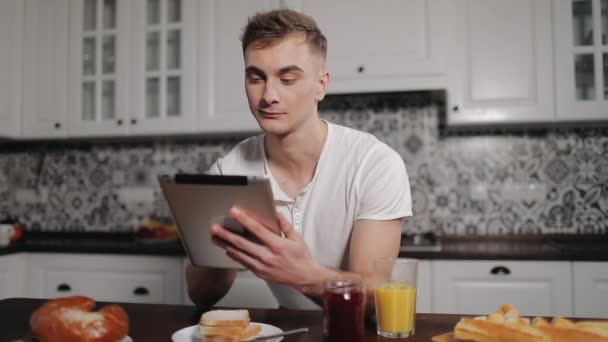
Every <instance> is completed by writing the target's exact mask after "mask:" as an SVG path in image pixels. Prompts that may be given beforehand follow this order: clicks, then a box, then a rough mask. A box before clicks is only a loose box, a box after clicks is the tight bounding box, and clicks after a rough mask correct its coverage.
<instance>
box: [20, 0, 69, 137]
mask: <svg viewBox="0 0 608 342" xmlns="http://www.w3.org/2000/svg"><path fill="white" fill-rule="evenodd" d="M24 3H25V40H24V55H23V63H24V68H23V78H24V80H23V83H24V84H23V99H24V101H23V111H22V114H21V115H22V132H21V133H22V134H21V135H22V137H23V138H55V137H65V136H67V132H68V114H67V113H68V83H67V82H68V79H67V72H68V58H67V57H68V7H69V1H68V0H26V1H25V2H24Z"/></svg>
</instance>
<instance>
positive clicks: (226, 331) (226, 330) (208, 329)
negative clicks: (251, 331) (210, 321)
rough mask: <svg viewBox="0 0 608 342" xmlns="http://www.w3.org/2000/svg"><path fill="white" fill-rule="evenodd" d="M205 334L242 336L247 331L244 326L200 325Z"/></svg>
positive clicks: (202, 333)
mask: <svg viewBox="0 0 608 342" xmlns="http://www.w3.org/2000/svg"><path fill="white" fill-rule="evenodd" d="M198 327H199V330H200V332H201V335H203V336H239V337H240V336H242V335H243V333H244V332H245V328H243V327H218V326H210V325H199V326H198Z"/></svg>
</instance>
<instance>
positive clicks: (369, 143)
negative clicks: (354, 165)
mask: <svg viewBox="0 0 608 342" xmlns="http://www.w3.org/2000/svg"><path fill="white" fill-rule="evenodd" d="M331 125H332V130H333V131H334V132H335V140H334V143H335V144H336V145H337V146H340V148H343V149H348V151H349V153H351V154H352V153H354V154H361V155H365V154H368V153H370V152H371V151H372V150H373V151H374V153H381V154H397V152H396V151H395V150H393V149H392V148H391V147H390V146H388V145H387V144H385V143H384V142H382V141H380V140H379V139H378V138H376V136H374V135H373V134H371V133H368V132H363V131H360V130H357V129H354V128H350V127H346V126H342V125H338V124H331Z"/></svg>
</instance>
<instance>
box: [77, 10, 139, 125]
mask: <svg viewBox="0 0 608 342" xmlns="http://www.w3.org/2000/svg"><path fill="white" fill-rule="evenodd" d="M129 5H130V2H128V1H105V0H70V17H69V42H70V48H69V54H70V56H69V61H70V63H69V65H70V69H69V71H68V73H69V79H68V84H69V109H68V111H69V117H70V123H69V135H70V136H102V135H121V134H126V132H127V106H128V99H129V86H128V85H129V84H128V83H129V53H130V51H129V48H130V46H129V44H130V41H129V38H130V33H131V26H130V22H131V14H130V8H129Z"/></svg>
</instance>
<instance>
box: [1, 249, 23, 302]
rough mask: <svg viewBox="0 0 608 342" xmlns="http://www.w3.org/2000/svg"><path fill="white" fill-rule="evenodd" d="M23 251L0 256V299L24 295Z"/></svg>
mask: <svg viewBox="0 0 608 342" xmlns="http://www.w3.org/2000/svg"><path fill="white" fill-rule="evenodd" d="M26 257H27V255H26V254H25V253H17V254H9V255H3V256H0V300H1V299H5V298H12V297H23V296H25V291H24V287H25V284H26V281H25V277H26V272H25V270H26Z"/></svg>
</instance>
